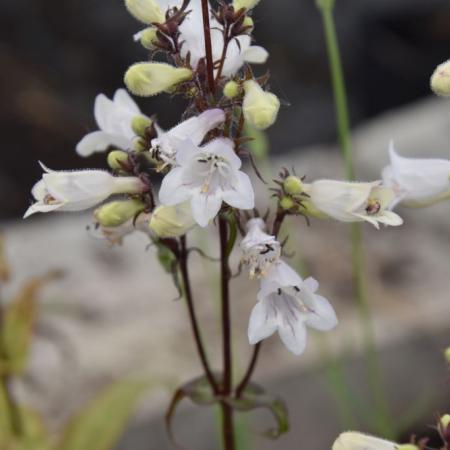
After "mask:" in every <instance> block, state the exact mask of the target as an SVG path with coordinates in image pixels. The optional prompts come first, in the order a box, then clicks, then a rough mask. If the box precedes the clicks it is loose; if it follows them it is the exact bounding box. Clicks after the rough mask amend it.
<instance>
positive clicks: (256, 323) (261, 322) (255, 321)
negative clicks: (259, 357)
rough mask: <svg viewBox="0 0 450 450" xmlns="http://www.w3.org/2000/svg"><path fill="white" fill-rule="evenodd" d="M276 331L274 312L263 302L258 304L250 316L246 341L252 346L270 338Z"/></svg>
mask: <svg viewBox="0 0 450 450" xmlns="http://www.w3.org/2000/svg"><path fill="white" fill-rule="evenodd" d="M276 329H277V321H276V311H274V310H273V308H270V304H269V303H268V302H265V301H261V302H258V303H257V304H256V305H255V306H254V307H253V310H252V312H251V314H250V321H249V324H248V340H249V342H250V344H252V345H254V344H257V343H258V342H260V341H262V340H263V339H266V338H268V337H269V336H271V335H272V334H273V333H274V332H275V331H276Z"/></svg>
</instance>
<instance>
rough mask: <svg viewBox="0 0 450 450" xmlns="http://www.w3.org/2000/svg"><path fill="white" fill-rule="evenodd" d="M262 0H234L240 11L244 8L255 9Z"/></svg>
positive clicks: (236, 8)
mask: <svg viewBox="0 0 450 450" xmlns="http://www.w3.org/2000/svg"><path fill="white" fill-rule="evenodd" d="M259 1H260V0H234V1H233V7H234V9H235V10H236V11H239V10H240V9H242V8H245V9H247V10H249V9H253V8H254V7H255V6H256V5H257V4H258V3H259Z"/></svg>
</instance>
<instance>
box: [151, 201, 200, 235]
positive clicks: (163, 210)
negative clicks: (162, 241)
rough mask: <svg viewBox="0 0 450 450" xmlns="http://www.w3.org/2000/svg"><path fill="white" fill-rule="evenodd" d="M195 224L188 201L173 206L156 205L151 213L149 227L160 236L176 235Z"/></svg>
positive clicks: (183, 232)
mask: <svg viewBox="0 0 450 450" xmlns="http://www.w3.org/2000/svg"><path fill="white" fill-rule="evenodd" d="M194 226H195V220H194V218H193V217H192V213H191V205H190V203H189V202H186V203H181V204H178V205H175V206H158V207H157V208H156V209H155V210H154V211H153V214H152V218H151V220H150V229H151V230H152V231H154V232H155V233H156V234H157V235H158V236H159V237H160V238H171V237H178V236H182V235H183V234H186V233H187V232H188V231H189V230H190V229H192V228H193V227H194Z"/></svg>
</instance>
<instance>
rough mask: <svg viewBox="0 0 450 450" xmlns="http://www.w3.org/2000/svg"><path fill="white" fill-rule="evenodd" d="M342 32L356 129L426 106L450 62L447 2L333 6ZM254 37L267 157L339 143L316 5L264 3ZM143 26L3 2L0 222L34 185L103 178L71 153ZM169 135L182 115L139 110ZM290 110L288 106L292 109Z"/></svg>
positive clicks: (173, 109) (94, 10)
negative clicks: (270, 115)
mask: <svg viewBox="0 0 450 450" xmlns="http://www.w3.org/2000/svg"><path fill="white" fill-rule="evenodd" d="M336 15H337V26H338V32H339V35H340V41H341V46H342V52H343V58H344V64H345V71H346V75H347V82H348V90H349V96H350V105H351V114H352V120H353V124H354V125H355V124H358V123H359V122H361V121H363V120H366V119H368V118H370V117H373V116H376V115H377V114H380V113H382V112H383V111H385V110H388V109H390V108H395V107H398V106H399V105H403V104H407V103H408V102H412V101H414V100H416V99H418V98H420V97H423V96H426V95H429V89H428V79H429V77H430V74H431V73H432V71H433V69H434V68H435V66H436V65H437V64H439V63H441V62H443V61H444V60H446V59H448V58H449V57H450V4H449V2H448V0H337V10H336ZM254 18H255V22H256V24H257V26H256V30H255V37H256V39H257V41H258V43H259V44H260V45H263V46H265V47H266V48H268V50H269V51H270V59H269V61H268V65H267V67H268V68H269V69H270V71H271V73H272V89H273V91H274V92H275V93H277V94H278V95H279V96H280V97H281V98H282V99H283V103H284V104H285V108H283V110H282V113H281V115H280V117H279V120H278V123H277V124H276V125H275V126H274V127H273V128H272V129H271V130H270V132H269V135H270V139H271V142H272V148H273V152H274V153H278V152H284V151H288V150H290V149H293V148H295V147H298V146H302V145H308V144H311V143H315V142H323V141H331V140H333V139H334V137H335V132H334V127H335V125H334V112H333V104H332V97H331V92H330V87H329V76H328V65H327V59H326V53H325V48H324V40H323V33H322V28H321V22H320V16H319V14H318V12H317V10H316V8H315V5H314V1H313V0H261V3H260V5H259V6H258V7H257V8H256V9H255V14H254ZM140 28H141V25H140V24H139V23H138V22H136V21H135V20H134V19H133V18H131V16H129V15H128V14H127V13H126V11H125V8H124V6H123V1H122V0H86V1H80V0H2V6H1V14H0V67H1V71H0V98H1V106H0V123H1V136H2V141H1V143H2V164H1V167H0V171H1V174H0V206H1V207H0V218H13V217H19V216H21V214H22V213H23V211H24V210H25V209H26V207H27V205H28V204H29V202H30V200H31V198H30V188H31V186H32V184H33V183H34V181H36V180H37V179H38V178H39V176H40V169H39V167H38V165H37V160H42V161H43V162H45V163H46V164H47V165H48V166H50V167H51V168H55V169H71V168H79V167H89V166H90V167H103V166H104V165H105V162H104V155H99V156H96V157H93V158H90V159H88V160H82V159H80V158H79V157H78V156H77V155H76V154H75V152H74V147H75V145H76V143H77V142H78V140H79V139H80V138H81V137H82V136H83V135H84V134H85V133H86V132H87V131H90V130H93V129H95V123H94V119H93V112H92V111H93V101H94V98H95V95H96V94H98V93H100V92H103V93H105V94H107V95H108V96H111V95H112V93H113V92H114V90H115V89H116V88H118V87H121V86H122V84H123V83H122V77H123V74H124V71H125V69H126V68H127V67H128V66H129V65H130V64H132V63H133V62H136V61H138V60H142V59H145V51H144V50H143V49H142V48H141V47H140V46H139V45H137V44H135V43H134V42H133V40H132V35H133V34H134V33H135V32H137V31H138V30H139V29H140ZM139 103H140V105H141V106H142V107H143V108H144V111H145V112H146V113H147V114H149V115H150V114H152V113H155V112H156V113H158V117H159V120H160V122H161V124H162V125H163V126H164V127H170V126H172V125H173V124H174V123H176V121H177V118H178V117H179V114H180V111H181V110H182V103H180V102H178V101H175V100H171V99H169V98H168V97H167V96H161V97H159V98H154V99H151V100H143V101H139ZM288 105H290V106H288Z"/></svg>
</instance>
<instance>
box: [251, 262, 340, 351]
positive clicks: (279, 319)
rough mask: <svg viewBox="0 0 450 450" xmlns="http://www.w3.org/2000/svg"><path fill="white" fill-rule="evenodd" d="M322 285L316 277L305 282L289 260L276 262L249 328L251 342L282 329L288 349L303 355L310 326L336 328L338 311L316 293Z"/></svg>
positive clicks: (324, 329)
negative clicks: (288, 262) (307, 330)
mask: <svg viewBox="0 0 450 450" xmlns="http://www.w3.org/2000/svg"><path fill="white" fill-rule="evenodd" d="M318 287H319V284H318V282H317V281H316V280H315V279H314V278H307V279H306V280H304V281H303V280H302V279H301V278H300V276H299V275H298V274H297V272H295V271H294V270H293V269H292V268H291V267H290V266H289V265H288V264H286V263H285V262H283V261H279V262H278V263H277V264H275V265H274V266H273V267H272V268H271V270H270V271H269V273H268V274H267V275H266V277H265V278H263V279H262V280H261V288H260V290H259V292H258V303H257V304H256V305H255V307H254V308H253V311H252V313H251V316H250V323H249V327H248V338H249V341H250V343H251V344H256V343H257V342H260V341H261V340H263V339H265V338H267V337H269V336H271V335H272V334H273V333H275V331H278V334H279V335H280V338H281V340H282V341H283V343H284V345H285V346H286V347H287V348H288V350H290V351H291V352H292V353H294V354H296V355H300V354H301V353H302V352H303V351H304V349H305V346H306V326H309V327H311V328H315V329H316V330H321V331H328V330H331V329H332V328H334V327H335V326H336V325H337V319H336V314H335V313H334V310H333V307H332V306H331V305H330V303H329V302H328V300H327V299H326V298H324V297H321V296H320V295H317V294H316V293H315V292H316V291H317V289H318Z"/></svg>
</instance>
